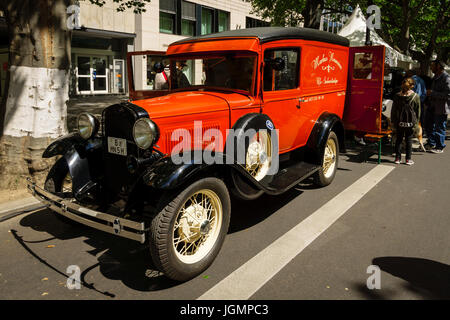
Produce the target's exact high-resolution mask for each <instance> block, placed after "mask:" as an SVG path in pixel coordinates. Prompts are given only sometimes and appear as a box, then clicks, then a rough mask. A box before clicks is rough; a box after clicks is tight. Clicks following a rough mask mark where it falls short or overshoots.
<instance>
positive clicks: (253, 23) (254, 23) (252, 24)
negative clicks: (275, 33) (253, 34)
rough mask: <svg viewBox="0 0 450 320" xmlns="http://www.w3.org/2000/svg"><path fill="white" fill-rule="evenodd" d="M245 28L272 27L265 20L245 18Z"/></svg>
mask: <svg viewBox="0 0 450 320" xmlns="http://www.w3.org/2000/svg"><path fill="white" fill-rule="evenodd" d="M245 27H246V28H259V27H270V23H269V22H267V21H263V20H258V19H253V18H250V17H245Z"/></svg>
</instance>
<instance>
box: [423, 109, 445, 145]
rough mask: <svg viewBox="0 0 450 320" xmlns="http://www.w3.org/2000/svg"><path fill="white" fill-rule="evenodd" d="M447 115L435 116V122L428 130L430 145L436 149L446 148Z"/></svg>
mask: <svg viewBox="0 0 450 320" xmlns="http://www.w3.org/2000/svg"><path fill="white" fill-rule="evenodd" d="M446 127H447V115H446V114H438V115H436V114H435V115H434V117H433V122H432V123H430V126H429V128H428V130H427V136H428V143H429V144H430V145H431V146H433V147H436V149H444V148H445V135H446V132H447V129H446Z"/></svg>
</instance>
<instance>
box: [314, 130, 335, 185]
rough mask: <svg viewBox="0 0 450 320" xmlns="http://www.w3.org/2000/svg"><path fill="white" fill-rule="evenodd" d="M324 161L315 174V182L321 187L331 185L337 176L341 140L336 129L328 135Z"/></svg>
mask: <svg viewBox="0 0 450 320" xmlns="http://www.w3.org/2000/svg"><path fill="white" fill-rule="evenodd" d="M322 162H323V163H322V167H321V168H320V169H319V170H318V171H317V172H316V173H315V174H314V184H315V185H317V186H319V187H325V186H327V185H329V184H330V183H331V182H332V181H333V180H334V177H335V176H336V171H337V168H338V162H339V141H338V138H337V136H336V133H334V131H331V132H330V134H329V135H328V139H327V143H326V144H325V149H324V152H323V161H322Z"/></svg>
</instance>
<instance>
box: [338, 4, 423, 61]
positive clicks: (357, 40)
mask: <svg viewBox="0 0 450 320" xmlns="http://www.w3.org/2000/svg"><path fill="white" fill-rule="evenodd" d="M338 34H339V35H340V36H343V37H346V38H347V39H349V40H350V46H351V47H358V46H364V45H365V42H366V18H365V17H364V14H363V12H362V11H361V8H360V7H359V5H358V6H356V9H355V10H354V11H353V13H352V15H351V16H350V18H348V20H347V22H346V23H345V25H344V27H343V28H342V29H341V30H340V31H339V33H338ZM370 40H371V41H372V43H373V44H374V45H383V46H385V47H386V59H385V61H386V63H388V64H389V65H390V66H391V67H397V66H398V67H403V68H405V69H409V68H411V67H412V65H411V64H413V65H416V64H417V61H415V60H413V59H411V57H409V56H407V55H404V54H402V53H400V52H398V51H397V50H395V49H394V48H392V47H391V46H390V45H389V44H387V43H386V42H385V41H384V40H383V39H382V38H381V37H380V36H379V35H378V34H377V33H376V32H375V30H373V29H371V30H370Z"/></svg>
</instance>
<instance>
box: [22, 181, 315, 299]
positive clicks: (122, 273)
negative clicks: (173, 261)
mask: <svg viewBox="0 0 450 320" xmlns="http://www.w3.org/2000/svg"><path fill="white" fill-rule="evenodd" d="M305 185H307V184H305ZM301 187H302V185H299V186H298V187H295V188H292V189H291V190H289V191H287V192H285V193H284V194H282V195H279V196H270V195H263V196H262V197H261V198H259V199H258V200H257V201H241V200H238V199H235V198H233V197H232V208H233V214H232V216H231V217H232V218H231V222H230V228H229V231H228V233H234V232H238V231H241V230H244V229H247V228H249V227H251V226H254V225H256V224H258V223H260V222H261V221H263V220H265V219H266V218H267V217H269V216H270V215H272V214H273V213H274V212H276V211H277V210H279V209H280V208H281V207H283V206H284V205H286V204H287V203H289V202H290V201H291V200H292V199H294V198H296V197H297V196H299V195H300V194H302V193H303V191H301V190H300V189H299V188H301ZM20 225H21V226H23V227H27V228H31V229H33V230H34V231H37V232H45V233H48V234H50V235H51V236H50V237H46V238H45V239H42V240H34V239H33V240H32V241H30V240H27V239H24V238H23V237H20V242H21V244H22V246H24V247H25V249H26V250H27V251H28V252H30V253H31V254H32V255H33V256H35V257H36V258H37V259H38V260H40V261H41V262H42V263H44V262H45V263H44V264H46V265H47V266H48V267H50V268H51V269H53V270H54V271H57V272H58V273H60V274H62V275H66V274H65V270H57V269H56V268H55V267H54V266H52V265H51V264H50V263H49V262H48V261H46V260H45V259H43V258H41V257H39V256H38V255H37V254H36V253H35V252H34V251H33V250H32V246H33V244H35V243H44V242H46V241H52V240H54V239H58V240H72V239H77V238H80V237H82V238H86V239H85V240H83V241H84V242H85V243H86V244H88V245H89V246H90V247H92V249H91V250H88V251H86V252H87V253H88V254H89V255H91V256H94V257H96V258H97V261H98V262H97V263H95V264H93V265H92V266H90V267H88V268H86V269H84V270H82V271H81V280H82V281H81V282H82V284H83V285H84V286H86V287H87V288H90V289H94V290H95V291H97V292H101V290H98V289H96V288H95V286H94V284H88V283H86V281H85V279H87V275H88V274H89V272H90V271H91V270H93V269H96V268H97V267H98V268H99V271H100V272H101V274H102V275H103V276H105V277H106V278H107V279H111V280H119V281H121V282H122V283H123V284H124V285H126V286H127V287H129V288H131V289H134V290H137V291H142V292H151V291H158V290H163V289H167V288H172V287H175V286H177V285H179V284H181V283H180V282H178V281H174V280H171V279H169V278H167V277H166V276H165V275H164V274H163V273H161V272H159V271H158V270H157V268H156V267H155V266H154V264H153V262H152V258H151V255H150V249H149V246H148V244H140V243H138V242H136V241H132V240H128V239H124V238H119V237H117V236H115V235H112V234H108V233H105V232H101V231H97V230H95V229H92V228H89V227H86V226H84V225H81V224H74V225H72V224H68V223H66V222H63V221H61V220H60V219H58V217H57V216H56V213H54V212H52V211H51V210H47V209H44V210H41V211H37V212H35V213H32V214H29V215H26V216H24V217H23V218H22V219H21V220H20ZM16 239H19V238H18V237H17V238H16ZM61 254H64V253H61ZM97 281H98V280H97ZM98 282H100V281H98ZM104 294H105V295H106V296H110V297H114V296H115V294H114V293H104Z"/></svg>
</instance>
